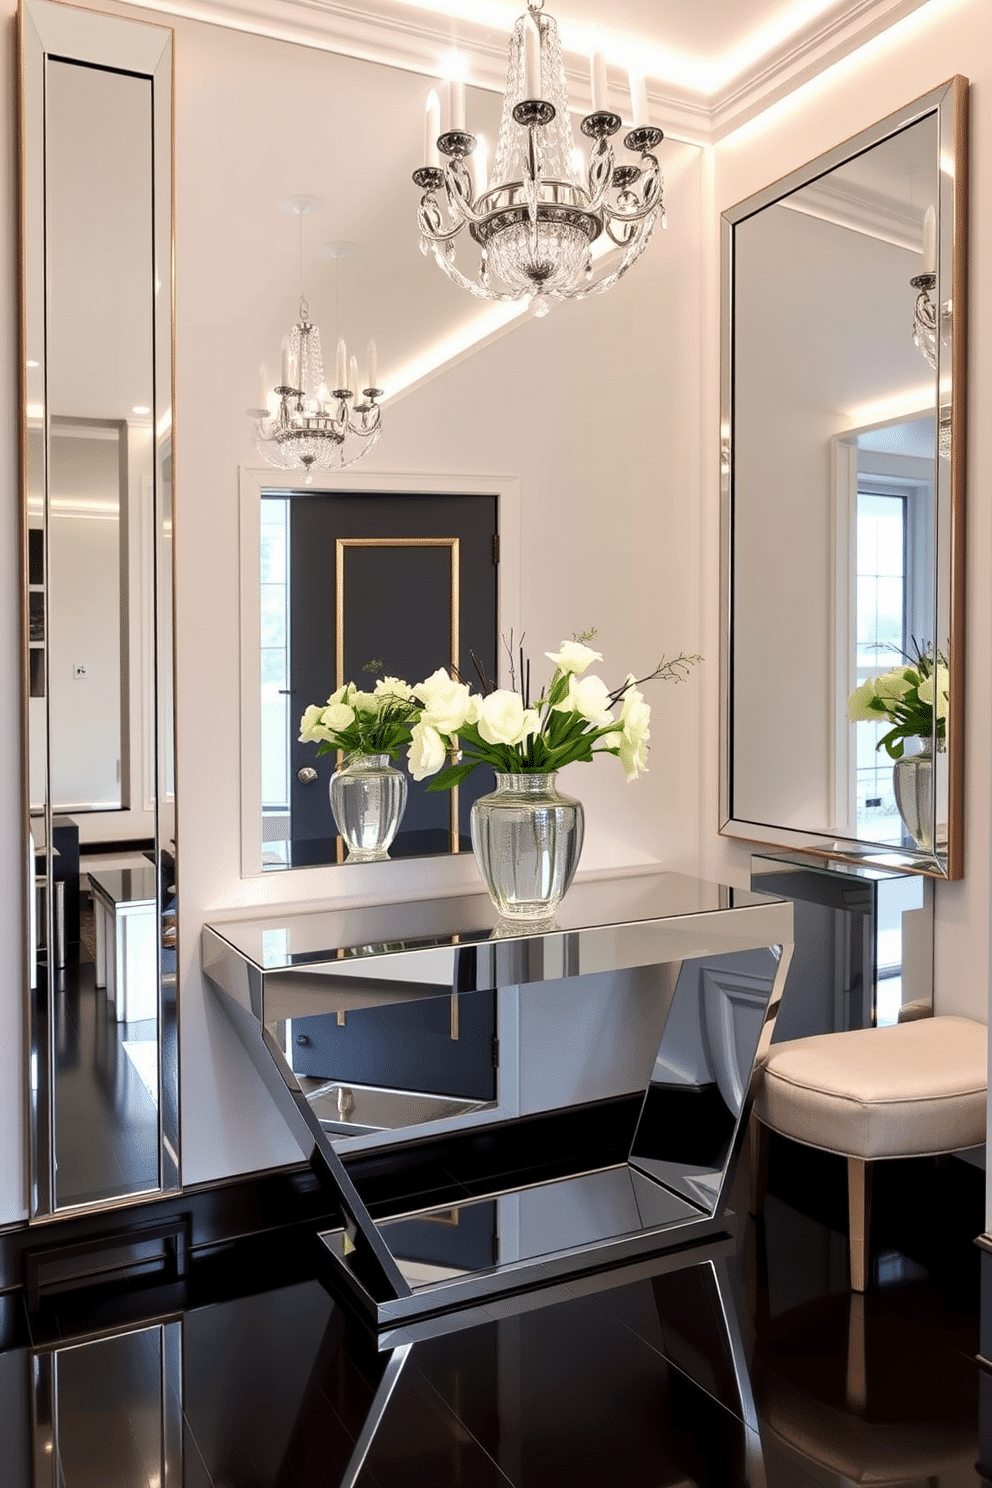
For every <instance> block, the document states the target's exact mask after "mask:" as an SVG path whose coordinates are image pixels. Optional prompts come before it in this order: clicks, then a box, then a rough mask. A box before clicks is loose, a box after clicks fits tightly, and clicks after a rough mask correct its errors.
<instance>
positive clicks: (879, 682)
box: [847, 646, 949, 853]
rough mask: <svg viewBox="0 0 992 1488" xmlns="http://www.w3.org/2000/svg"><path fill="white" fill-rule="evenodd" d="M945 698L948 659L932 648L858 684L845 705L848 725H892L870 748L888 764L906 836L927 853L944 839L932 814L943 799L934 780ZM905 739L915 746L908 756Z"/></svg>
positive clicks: (942, 746)
mask: <svg viewBox="0 0 992 1488" xmlns="http://www.w3.org/2000/svg"><path fill="white" fill-rule="evenodd" d="M948 697H949V672H948V666H947V658H946V657H945V656H944V655H943V653H942V652H940V651H934V649H933V647H922V648H921V647H919V646H917V647H915V649H914V653H913V655H912V656H908V657H906V658H905V662H904V664H903V665H901V666H897V667H893V668H892V669H891V670H890V671H887V672H884V673H882V675H881V676H879V677H869V678H867V679H866V680H865V681H864V682H862V683H861V685H860V687H857V688H856V689H855V690H854V692H852V693H851V696H850V698H849V699H848V704H847V716H848V718H849V719H850V721H851V722H852V723H861V722H871V723H880V722H888V723H891V725H892V727H891V728H890V729H888V730H887V731H886V733H884V734H883V735H882V737H881V738H880V739H879V741H878V743H877V745H876V746H875V747H876V749H884V750H885V752H886V753H887V754H888V756H889V758H890V759H891V760H892V762H893V764H892V790H893V794H894V796H895V801H896V807H897V808H898V811H899V815H900V817H901V818H902V821H903V824H904V826H905V828H906V830H907V832H908V833H909V835H910V837H912V839H913V841H914V842H915V843H916V845H917V846H918V847H920V848H921V849H923V851H925V852H931V853H932V852H935V851H936V850H937V849H938V848H940V847H942V846H944V845H945V843H944V842H942V841H941V838H942V837H943V838H944V839H946V826H945V827H943V828H942V827H941V826H940V825H938V823H937V815H936V805H937V802H938V801H939V800H941V799H944V798H945V797H944V795H943V794H942V793H941V792H940V790H939V789H938V790H937V791H936V792H935V790H934V777H935V774H937V773H938V771H939V769H940V767H941V765H943V764H944V763H945V761H946V753H945V751H946V741H947V711H948ZM910 740H913V741H915V742H917V744H918V747H917V748H916V749H914V750H913V751H912V752H910V753H907V752H906V745H907V743H908V742H909V741H910ZM935 751H936V753H935Z"/></svg>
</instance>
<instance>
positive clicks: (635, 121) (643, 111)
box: [628, 70, 651, 129]
mask: <svg viewBox="0 0 992 1488" xmlns="http://www.w3.org/2000/svg"><path fill="white" fill-rule="evenodd" d="M628 76H629V82H630V122H631V124H632V125H633V126H634V127H635V129H636V128H637V127H638V126H639V125H644V124H649V123H650V122H651V121H650V119H649V117H648V85H647V80H646V79H645V77H644V74H643V73H642V72H636V71H634V70H631V72H630V73H629V75H628Z"/></svg>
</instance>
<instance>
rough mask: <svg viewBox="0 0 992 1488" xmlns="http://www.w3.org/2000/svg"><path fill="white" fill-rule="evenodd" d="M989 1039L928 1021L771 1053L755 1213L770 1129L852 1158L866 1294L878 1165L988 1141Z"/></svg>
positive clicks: (981, 1031)
mask: <svg viewBox="0 0 992 1488" xmlns="http://www.w3.org/2000/svg"><path fill="white" fill-rule="evenodd" d="M987 1044H988V1030H987V1029H986V1027H985V1025H984V1024H983V1023H978V1022H976V1021H975V1020H974V1019H972V1018H957V1017H936V1018H922V1019H919V1020H917V1021H913V1022H907V1023H897V1024H895V1025H893V1026H892V1027H887V1028H859V1029H852V1030H850V1031H849V1032H846V1033H827V1034H816V1035H814V1036H813V1037H811V1038H801V1039H793V1040H791V1041H790V1042H787V1043H782V1044H772V1046H771V1048H770V1049H769V1051H768V1053H767V1054H766V1055H765V1057H764V1060H763V1061H762V1064H761V1066H760V1074H759V1083H758V1088H757V1093H756V1096H755V1105H754V1114H755V1116H756V1117H757V1123H756V1124H755V1125H754V1126H753V1127H752V1133H753V1136H754V1137H755V1139H756V1141H755V1146H754V1151H753V1154H752V1156H753V1164H752V1177H753V1180H754V1189H753V1193H752V1206H751V1207H752V1211H753V1212H757V1210H758V1209H760V1207H761V1204H762V1202H763V1200H764V1186H765V1175H766V1166H767V1142H766V1140H765V1138H766V1135H767V1129H768V1128H771V1130H772V1131H776V1132H779V1133H781V1134H782V1135H783V1136H786V1137H791V1138H792V1139H793V1140H794V1141H796V1142H804V1143H805V1144H806V1145H807V1146H810V1147H819V1148H821V1149H823V1150H824V1151H826V1152H836V1153H840V1154H841V1155H843V1156H844V1157H846V1158H847V1173H848V1210H849V1225H850V1243H851V1286H852V1288H853V1290H854V1291H857V1292H863V1291H864V1289H865V1274H866V1271H867V1265H868V1241H869V1229H870V1217H871V1166H870V1165H871V1163H872V1162H874V1161H876V1160H877V1159H879V1158H894V1157H923V1156H928V1155H931V1154H937V1153H945V1152H956V1151H960V1150H962V1149H964V1148H968V1147H978V1146H980V1145H981V1144H982V1143H983V1142H984V1141H985V1122H986V1092H987V1086H988V1069H987Z"/></svg>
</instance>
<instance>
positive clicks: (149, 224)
mask: <svg viewBox="0 0 992 1488" xmlns="http://www.w3.org/2000/svg"><path fill="white" fill-rule="evenodd" d="M18 28H19V42H20V76H19V84H20V121H19V122H20V140H19V145H20V149H19V166H20V182H19V185H20V243H21V286H20V288H21V294H20V310H21V319H20V413H21V431H20V432H21V458H20V478H21V511H22V580H23V582H22V593H23V605H24V612H23V635H24V646H23V665H22V701H23V720H24V721H23V736H22V758H23V775H24V782H23V801H24V841H23V846H22V852H23V861H24V862H25V866H26V870H27V892H26V895H25V915H24V921H25V923H24V950H25V967H26V975H25V983H26V986H25V1028H26V1037H27V1047H26V1079H25V1086H26V1096H27V1111H26V1129H27V1132H28V1146H29V1152H28V1158H29V1162H28V1185H29V1192H28V1211H29V1218H30V1219H31V1220H40V1219H44V1218H46V1217H48V1216H51V1215H54V1214H56V1213H59V1214H64V1213H66V1212H67V1211H69V1212H76V1211H78V1210H85V1211H87V1212H89V1211H91V1210H98V1209H105V1208H118V1207H120V1206H121V1205H126V1204H130V1203H137V1202H141V1201H143V1200H147V1199H148V1197H149V1196H151V1195H155V1194H159V1193H164V1192H171V1191H175V1190H176V1189H178V1188H179V1187H180V1171H179V1088H178V1085H179V1080H178V1047H177V1044H178V1034H177V1024H178V999H177V995H176V994H177V990H178V989H177V986H176V983H177V980H178V977H177V973H176V971H175V970H173V969H172V966H171V965H169V964H164V962H165V963H169V962H172V961H173V960H175V961H177V960H178V946H175V940H176V937H175V932H174V929H172V928H171V926H174V925H175V911H174V907H173V908H172V916H171V926H170V931H169V933H165V928H166V927H165V922H164V921H163V914H164V912H165V911H166V909H167V908H168V907H169V906H168V905H167V901H168V900H169V899H170V898H171V897H173V896H174V891H175V890H174V886H175V869H176V866H177V860H176V855H175V845H176V837H175V830H176V829H175V784H174V760H175V742H174V741H175V728H174V717H173V655H174V626H173V605H172V595H173V593H174V543H173V510H172V410H173V406H174V386H173V368H174V360H175V358H174V324H173V295H174V288H173V286H174V274H173V217H174V202H173V165H172V162H173V62H172V52H173V33H172V31H171V30H170V29H168V28H166V27H162V26H155V25H149V24H146V23H144V22H141V21H133V20H125V19H122V18H119V17H117V16H112V15H104V14H102V13H100V12H96V11H89V10H83V9H78V8H76V7H74V6H70V5H63V4H59V3H55V0H21V4H20V7H19V12H18ZM52 64H59V65H61V64H69V65H75V66H78V67H79V68H81V69H86V70H87V71H88V72H91V73H92V72H98V73H99V72H102V73H106V74H108V75H110V74H113V75H115V76H118V77H119V76H120V75H124V76H125V77H127V78H130V79H137V80H138V82H139V83H140V84H144V83H147V84H148V93H147V110H148V114H147V116H148V119H149V131H148V137H147V140H146V141H139V142H138V144H137V145H136V148H140V149H141V150H143V151H144V152H145V153H144V159H145V160H146V161H147V176H146V177H145V179H146V180H147V183H148V184H147V190H148V196H147V209H148V212H149V215H148V216H145V217H144V218H142V219H141V221H142V223H143V225H142V226H141V229H140V233H141V235H143V241H144V242H145V248H144V249H143V258H142V261H141V268H140V272H141V273H142V274H144V275H145V276H146V278H145V281H144V288H143V289H142V290H141V294H142V297H143V300H144V305H145V311H144V313H145V315H146V316H147V324H148V335H149V339H148V340H147V342H146V343H145V349H146V351H147V357H146V361H145V363H144V374H145V375H146V376H147V384H146V385H147V387H148V388H149V389H151V390H152V391H151V397H150V402H151V407H150V408H146V409H144V414H145V415H150V417H149V418H148V419H147V422H146V423H145V424H144V432H143V434H142V435H141V438H142V439H143V441H144V447H145V450H146V460H147V473H146V475H145V477H144V479H143V480H142V481H140V482H139V483H138V490H139V500H138V506H139V509H138V510H136V511H134V512H132V511H131V508H132V507H134V506H135V487H134V485H132V488H131V492H130V499H129V501H128V503H127V507H126V508H125V505H124V504H123V503H122V506H121V513H120V517H119V521H120V522H122V523H123V522H125V521H126V522H127V523H132V522H133V523H138V524H140V530H141V532H142V533H143V534H144V539H143V540H144V542H145V547H144V550H143V556H142V559H141V570H140V586H141V598H140V601H136V600H134V599H133V596H132V598H131V600H128V599H127V593H126V591H127V588H128V586H129V585H133V584H134V583H135V578H134V572H135V571H134V569H133V568H132V569H131V570H124V569H122V574H121V582H122V588H123V589H124V590H125V599H124V601H123V602H124V603H130V604H131V605H132V607H134V608H135V613H134V615H133V618H130V617H129V618H128V620H127V622H126V623H127V625H128V627H129V628H130V631H131V634H132V637H133V635H134V634H135V632H136V630H140V632H141V634H142V636H143V637H144V640H143V642H142V644H143V646H144V648H145V653H144V680H143V684H142V688H141V695H140V696H138V695H137V693H136V692H135V693H134V694H133V695H132V694H131V693H130V691H129V690H130V689H131V687H132V683H131V681H130V679H129V670H128V656H127V654H126V644H127V643H126V637H125V632H124V630H123V628H122V630H121V649H122V662H121V679H122V680H121V691H122V708H126V709H127V710H129V715H128V713H126V714H125V717H127V716H130V717H131V718H132V720H133V718H134V717H135V716H138V715H140V717H141V719H142V720H143V722H142V735H141V737H142V741H143V742H142V751H143V758H142V766H141V769H140V770H139V769H138V768H137V767H136V766H135V764H134V761H133V760H132V759H131V758H130V749H129V741H127V740H126V741H124V742H123V743H122V746H121V759H120V761H119V765H118V773H119V775H120V777H121V808H122V809H123V810H124V811H125V812H126V810H127V808H128V806H129V804H130V802H131V800H132V797H133V799H134V801H135V802H137V803H138V805H137V806H136V808H135V809H136V812H138V811H140V814H141V816H142V836H141V841H140V846H141V847H144V845H145V843H146V842H147V841H148V840H149V839H150V840H152V841H153V848H152V850H151V851H150V852H149V853H148V854H147V855H148V856H149V857H150V858H151V860H152V861H151V862H150V863H149V864H148V866H147V873H146V876H148V875H150V879H149V882H150V883H151V884H152V886H153V887H152V888H151V889H150V891H149V901H150V907H149V911H148V913H149V916H153V917H154V920H153V923H152V925H151V928H150V930H149V932H148V937H147V943H148V945H149V946H150V947H151V951H150V955H149V956H148V957H147V958H146V964H149V963H150V964H151V965H152V966H153V968H154V970H153V976H154V982H155V985H154V989H153V993H154V995H153V998H152V999H151V1000H150V1002H148V1003H147V1004H146V1005H145V1007H147V1006H153V1007H154V1008H155V1010H156V1017H157V1024H156V1030H155V1042H156V1048H157V1057H156V1059H155V1060H154V1061H153V1062H154V1064H155V1069H151V1068H149V1069H148V1070H147V1071H146V1072H145V1073H144V1074H142V1081H143V1083H145V1084H146V1085H147V1088H148V1091H149V1095H150V1096H151V1099H152V1100H153V1101H154V1102H155V1104H156V1108H157V1133H158V1140H157V1144H156V1146H157V1151H156V1154H155V1168H156V1175H155V1180H154V1182H152V1181H151V1180H150V1179H149V1181H148V1182H147V1183H146V1182H145V1180H144V1177H142V1179H141V1180H140V1181H138V1182H134V1183H132V1184H131V1186H128V1184H127V1183H125V1184H124V1185H123V1186H122V1187H121V1189H120V1190H119V1191H118V1190H117V1189H114V1188H113V1187H111V1188H110V1189H108V1191H107V1192H106V1193H104V1194H101V1195H100V1196H99V1197H92V1198H89V1197H87V1198H83V1199H74V1198H69V1199H67V1200H65V1201H62V1200H60V1199H59V1195H58V1190H57V1173H58V1167H59V1163H58V1153H57V1152H56V1150H55V1132H56V1069H57V1041H58V1040H59V1039H60V1038H61V1039H64V1038H65V1037H66V1031H65V1028H64V1027H62V1026H61V1022H62V1019H63V1015H64V1010H63V1009H62V1008H61V1005H60V1001H59V998H60V994H61V992H62V990H63V986H62V982H61V973H60V970H59V967H58V965H57V962H58V960H59V956H58V954H57V948H58V941H59V936H58V931H59V915H58V900H57V898H56V892H57V890H56V879H55V872H54V864H55V859H56V856H57V850H56V849H55V848H54V847H53V820H52V819H53V814H54V811H56V810H57V809H58V806H57V803H53V798H52V779H51V775H52V770H51V758H52V756H51V749H50V741H51V738H52V737H53V730H54V729H55V728H56V727H57V726H58V723H59V719H58V717H57V716H54V715H56V714H57V712H58V710H56V709H55V708H53V706H52V703H51V693H52V678H51V674H50V666H49V636H50V632H51V629H52V626H51V622H50V617H51V613H52V601H53V594H52V591H51V587H50V579H51V574H50V571H49V549H50V547H51V543H50V541H49V536H50V530H49V529H50V523H51V513H52V489H51V482H52V477H51V468H50V449H51V438H52V427H53V425H54V424H55V422H56V416H57V415H58V414H59V413H60V412H63V410H59V409H58V408H54V409H53V407H52V406H50V403H51V396H52V395H51V389H50V383H49V375H50V373H51V372H52V356H53V347H54V346H56V345H57V343H56V342H55V340H54V338H55V337H56V336H57V334H58V323H57V322H58V315H57V306H56V305H54V304H53V303H52V295H53V290H52V284H51V280H50V265H51V261H52V252H53V248H54V244H53V241H52V237H51V236H50V234H51V233H53V232H54V228H53V227H52V225H51V223H50V221H49V213H48V212H47V210H46V207H47V194H48V193H49V192H50V189H51V187H50V183H49V177H48V175H46V171H48V170H50V169H51V168H52V167H51V164H50V160H49V149H48V145H47V143H46V130H47V129H48V127H49V108H50V107H51V105H50V103H49V98H48V88H49V82H50V77H51V67H52ZM145 96H146V95H144V94H143V95H142V97H145ZM125 187H126V189H131V188H130V182H127V183H125ZM125 187H122V190H123V189H125ZM67 339H68V338H67ZM29 348H30V349H29ZM114 355H115V356H117V357H118V358H119V357H120V352H119V351H116V352H115V353H114ZM29 358H30V365H29ZM110 360H111V359H110V358H108V359H107V365H110ZM53 365H54V366H56V367H57V366H58V363H57V362H55V363H54V364H53ZM144 401H145V400H144V399H142V402H144ZM138 411H139V410H137V409H134V410H132V412H135V413H137V412H138ZM31 429H33V430H34V431H36V433H35V438H34V439H33V440H31V441H30V443H29V430H31ZM38 430H40V434H41V437H40V438H38V437H37V431H38ZM32 495H33V496H34V502H35V507H36V510H35V511H34V512H33V514H32V515H31V516H30V517H29V501H30V500H31V497H32ZM39 525H40V527H41V531H42V534H43V537H42V539H41V541H39V542H37V543H35V544H34V547H35V549H36V551H35V552H34V554H33V555H31V554H29V543H30V538H29V531H30V530H31V529H32V526H33V527H34V529H35V530H37V528H38V526H39ZM127 540H128V539H125V540H124V547H125V548H126V542H127ZM39 554H40V558H39ZM32 556H33V558H34V565H33V568H32V563H31V557H32ZM39 561H40V562H41V564H42V565H43V573H42V578H41V582H40V583H38V584H36V585H35V586H34V587H35V591H36V598H37V595H38V594H40V596H41V598H40V602H39V603H38V604H37V605H36V607H35V608H36V623H35V635H34V642H35V644H34V647H33V648H32V647H31V640H32V634H31V608H32V605H31V597H30V594H29V589H30V588H31V586H30V584H29V580H30V579H32V578H34V579H36V580H37V579H38V577H39ZM138 609H140V614H138V613H137V610H138ZM42 611H44V612H45V619H44V628H43V630H41V627H40V625H39V623H38V619H37V616H38V615H40V614H41V613H42ZM39 632H40V637H39ZM32 649H34V650H35V651H38V650H41V652H42V655H41V656H40V657H38V656H36V657H34V658H32V656H31V654H30V652H31V650H32ZM32 667H33V670H34V674H35V698H34V701H35V703H36V704H39V705H40V706H39V707H35V708H32V707H31V681H32ZM42 674H44V678H45V680H44V682H43V683H42V684H41V685H40V687H39V680H38V679H39V678H40V677H41V676H42ZM73 675H74V676H77V677H80V676H81V677H85V676H86V670H85V667H84V668H83V670H82V671H80V670H78V669H77V670H75V671H74V674H73ZM125 692H127V693H128V697H127V700H126V701H125V699H124V697H123V694H124V693H125ZM125 726H126V725H125ZM123 731H124V727H122V732H123ZM32 746H33V748H34V755H32ZM33 787H34V788H33ZM33 796H36V797H37V799H35V800H32V797H33ZM83 809H85V808H83ZM115 809H116V808H115ZM119 820H120V822H121V823H122V830H121V835H122V837H124V838H125V839H128V840H130V841H133V842H134V847H135V848H137V847H138V846H139V842H138V841H137V840H136V839H134V838H133V835H130V834H133V832H134V830H135V828H134V827H133V826H130V825H129V824H128V823H125V822H124V821H123V816H121V817H120V818H119ZM149 823H153V832H152V833H148V832H146V831H145V827H146V825H147V824H149ZM102 838H103V834H102V833H101V832H99V831H98V832H97V833H96V834H95V839H94V840H102ZM170 839H171V845H172V849H173V852H172V856H171V858H170V857H168V856H166V857H165V859H163V854H164V853H165V852H166V845H167V843H169V842H170ZM125 845H127V842H126V843H125ZM36 847H37V849H38V850H37V852H36ZM131 856H132V857H134V856H136V853H135V851H134V850H133V849H132V850H131ZM83 866H85V860H84V862H83ZM123 902H124V907H125V908H127V907H128V901H123ZM36 916H37V919H36ZM39 921H40V929H39V924H38V922H39ZM147 929H148V927H146V930H147ZM63 935H64V930H63ZM163 935H164V938H165V940H166V942H168V941H169V940H170V939H171V941H172V943H173V945H172V946H170V945H168V944H166V946H165V947H163ZM39 942H41V943H42V944H43V945H44V947H45V956H44V960H43V961H42V960H41V958H40V957H39V955H38V945H39ZM97 942H98V947H99V944H100V931H99V929H98V930H97ZM173 946H175V949H173ZM99 954H100V952H99V949H98V952H97V955H98V957H99ZM109 954H110V953H109V952H106V951H105V955H109ZM148 985H149V986H151V977H149V979H148ZM166 990H167V993H168V996H166ZM97 996H98V997H102V993H100V992H97ZM123 1002H124V990H123V986H121V987H120V989H119V1005H118V1007H117V1009H115V1011H114V1012H113V1013H110V1012H106V1011H104V1018H105V1019H107V1020H113V1019H115V1018H119V1017H121V1016H123V1014H122V1012H121V1004H123ZM166 1003H168V1019H169V1022H170V1026H171V1035H170V1048H169V1050H168V1054H167V1056H166V1054H165V1042H166V1041H165V1038H164V1036H163V1030H164V1028H165V1026H166V1013H165V1008H166ZM101 1007H102V1004H101ZM145 1007H143V1008H142V1010H141V1011H140V1012H139V1011H137V1010H134V1009H132V1012H131V1013H130V1014H129V1016H132V1017H143V1018H145V1019H147V1020H148V1021H150V1019H149V1018H148V1013H147V1011H146V1010H145ZM145 1027H146V1029H147V1021H146V1024H145ZM119 1029H120V1025H119V1024H118V1025H117V1028H115V1029H114V1040H118V1039H119V1036H120V1033H119ZM108 1047H109V1045H108ZM120 1047H121V1046H120V1044H119V1042H114V1050H113V1052H114V1054H115V1055H116V1052H117V1051H118V1050H119V1049H120ZM93 1057H94V1061H95V1060H96V1055H94V1056H93ZM107 1057H108V1058H109V1057H110V1056H109V1055H108V1056H107ZM113 1062H114V1061H113V1060H111V1063H112V1064H113ZM126 1062H127V1061H126V1060H124V1059H123V1057H121V1058H120V1059H119V1060H117V1065H118V1066H119V1065H120V1064H124V1063H126ZM151 1062H152V1061H149V1063H151ZM135 1068H137V1065H136V1066H135ZM102 1073H103V1074H104V1075H105V1076H106V1078H107V1079H109V1080H114V1081H116V1082H118V1083H117V1094H118V1095H119V1082H120V1081H121V1080H123V1079H124V1074H123V1072H122V1071H121V1069H120V1068H119V1067H116V1068H110V1067H109V1066H108V1068H107V1069H106V1070H102ZM156 1082H157V1083H156ZM153 1092H157V1099H156V1093H153ZM120 1130H121V1143H122V1145H126V1144H127V1140H128V1132H127V1127H126V1125H123V1124H122V1126H121V1128H120ZM66 1161H67V1159H66ZM63 1167H65V1163H64V1164H63ZM149 1172H150V1167H149Z"/></svg>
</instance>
